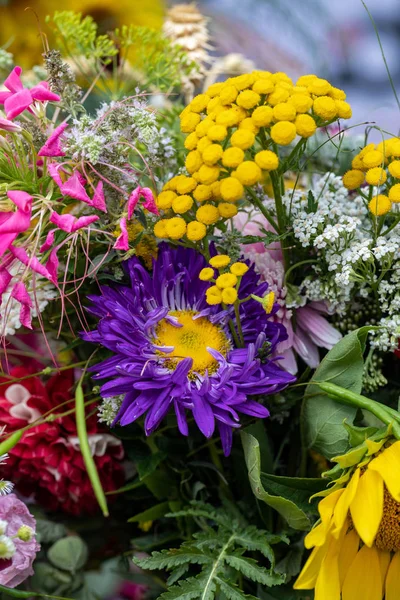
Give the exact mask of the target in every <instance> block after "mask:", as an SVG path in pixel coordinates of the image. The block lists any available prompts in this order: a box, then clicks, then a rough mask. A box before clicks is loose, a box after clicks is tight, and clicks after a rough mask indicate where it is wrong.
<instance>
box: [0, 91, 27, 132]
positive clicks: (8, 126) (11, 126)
mask: <svg viewBox="0 0 400 600" xmlns="http://www.w3.org/2000/svg"><path fill="white" fill-rule="evenodd" d="M0 94H1V92H0ZM0 104H1V99H0ZM0 129H2V130H3V131H11V132H12V133H17V132H20V131H22V127H20V126H19V125H17V124H16V123H13V122H12V121H9V120H8V119H0Z"/></svg>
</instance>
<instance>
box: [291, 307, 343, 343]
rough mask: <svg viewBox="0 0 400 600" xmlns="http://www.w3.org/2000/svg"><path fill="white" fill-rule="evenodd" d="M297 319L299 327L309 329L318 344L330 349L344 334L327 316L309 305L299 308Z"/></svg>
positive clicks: (308, 331) (311, 336)
mask: <svg viewBox="0 0 400 600" xmlns="http://www.w3.org/2000/svg"><path fill="white" fill-rule="evenodd" d="M296 319H297V323H298V325H299V327H301V328H302V329H304V330H305V331H307V333H308V335H309V337H310V339H311V340H312V341H313V342H314V344H316V345H317V346H321V347H322V348H327V349H328V350H330V349H331V348H333V346H334V345H335V344H336V343H337V342H338V341H339V340H340V339H341V338H342V334H341V333H340V332H339V331H338V330H337V329H335V328H334V327H333V326H332V325H331V324H330V323H328V321H327V320H326V319H325V317H323V316H322V315H320V314H319V313H318V312H317V311H316V310H313V309H312V308H311V307H309V306H303V307H302V308H298V309H297V310H296Z"/></svg>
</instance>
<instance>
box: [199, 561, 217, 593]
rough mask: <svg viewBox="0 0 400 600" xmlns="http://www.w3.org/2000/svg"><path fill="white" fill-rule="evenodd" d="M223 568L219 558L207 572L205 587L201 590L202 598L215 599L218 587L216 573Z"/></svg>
mask: <svg viewBox="0 0 400 600" xmlns="http://www.w3.org/2000/svg"><path fill="white" fill-rule="evenodd" d="M221 569H222V565H221V564H220V562H219V560H218V561H216V563H215V564H214V566H213V568H212V569H209V570H208V571H207V572H206V573H204V574H205V578H204V580H203V589H202V591H201V596H200V600H213V598H214V596H215V590H216V589H217V583H216V580H215V578H216V575H218V573H219V571H220V570H221Z"/></svg>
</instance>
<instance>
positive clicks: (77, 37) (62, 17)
mask: <svg viewBox="0 0 400 600" xmlns="http://www.w3.org/2000/svg"><path fill="white" fill-rule="evenodd" d="M47 22H50V23H52V24H53V25H54V27H53V29H54V32H55V34H56V37H57V38H58V40H59V41H61V43H62V46H63V47H64V48H65V49H66V50H67V51H68V53H69V54H70V55H72V56H84V57H85V58H86V59H91V60H93V59H96V60H99V61H101V62H102V63H103V64H108V63H109V62H110V60H111V59H112V57H113V56H115V55H116V54H118V49H117V47H116V46H115V44H114V42H113V41H112V40H111V39H110V38H109V37H108V35H97V25H96V23H95V21H94V19H93V18H92V17H90V16H89V15H88V16H86V17H82V13H75V12H74V11H72V10H63V11H56V12H55V13H54V15H53V17H47Z"/></svg>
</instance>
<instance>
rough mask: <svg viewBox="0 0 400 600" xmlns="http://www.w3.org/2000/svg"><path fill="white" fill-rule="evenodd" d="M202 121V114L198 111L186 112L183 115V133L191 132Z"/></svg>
mask: <svg viewBox="0 0 400 600" xmlns="http://www.w3.org/2000/svg"><path fill="white" fill-rule="evenodd" d="M199 123H200V115H198V114H197V113H192V112H190V113H186V114H184V115H182V117H181V131H182V132H183V133H191V132H192V131H194V130H195V129H196V127H197V125H198V124H199Z"/></svg>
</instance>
